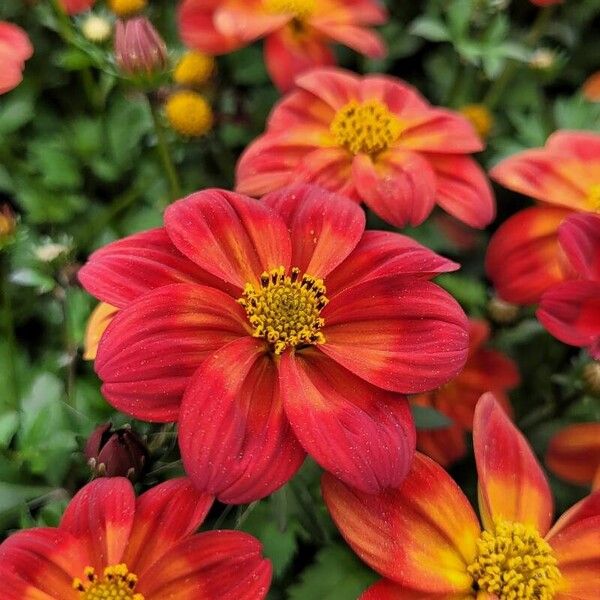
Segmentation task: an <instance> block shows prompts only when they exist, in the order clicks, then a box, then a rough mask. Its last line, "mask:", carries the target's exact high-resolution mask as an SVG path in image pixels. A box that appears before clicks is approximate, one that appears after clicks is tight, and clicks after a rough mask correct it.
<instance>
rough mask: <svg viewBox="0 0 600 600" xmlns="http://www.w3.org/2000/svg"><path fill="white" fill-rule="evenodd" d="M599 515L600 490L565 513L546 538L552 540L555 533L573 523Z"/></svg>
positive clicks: (585, 520) (586, 520)
mask: <svg viewBox="0 0 600 600" xmlns="http://www.w3.org/2000/svg"><path fill="white" fill-rule="evenodd" d="M598 517H600V491H596V492H592V493H591V494H590V495H589V496H586V497H585V498H583V499H582V500H580V501H579V502H577V503H576V504H574V505H573V506H572V507H571V508H569V510H567V511H566V512H565V513H563V514H562V515H561V516H560V518H559V519H558V521H556V523H555V524H554V526H553V527H552V529H551V530H550V531H549V532H548V535H547V536H546V539H547V540H548V541H551V540H552V539H553V537H554V536H555V535H558V534H559V533H560V532H561V531H563V530H565V529H567V528H569V527H571V526H572V525H576V524H578V523H581V522H588V520H589V519H596V518H598Z"/></svg>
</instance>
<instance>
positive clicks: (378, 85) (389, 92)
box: [360, 75, 429, 118]
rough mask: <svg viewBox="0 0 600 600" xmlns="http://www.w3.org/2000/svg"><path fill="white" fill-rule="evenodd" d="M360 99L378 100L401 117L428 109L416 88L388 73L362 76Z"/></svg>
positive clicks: (426, 103)
mask: <svg viewBox="0 0 600 600" xmlns="http://www.w3.org/2000/svg"><path fill="white" fill-rule="evenodd" d="M360 99H361V100H363V101H368V100H379V101H380V102H382V103H383V104H384V105H385V106H387V107H388V108H389V109H390V110H391V111H392V112H393V113H396V114H397V115H398V116H400V117H402V118H406V117H408V116H414V115H419V114H422V113H423V112H424V111H427V110H429V103H428V102H427V100H425V98H423V96H421V94H420V93H419V92H418V90H417V89H416V88H414V87H412V86H411V85H408V84H407V83H406V82H405V81H402V80H401V79H396V78H395V77H391V76H388V75H367V76H366V77H364V78H363V79H362V81H361V85H360Z"/></svg>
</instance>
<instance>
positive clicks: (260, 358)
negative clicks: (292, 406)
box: [179, 337, 305, 504]
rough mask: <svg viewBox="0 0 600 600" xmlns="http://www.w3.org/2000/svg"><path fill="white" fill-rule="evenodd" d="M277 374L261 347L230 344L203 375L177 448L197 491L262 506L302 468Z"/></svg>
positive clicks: (184, 415)
mask: <svg viewBox="0 0 600 600" xmlns="http://www.w3.org/2000/svg"><path fill="white" fill-rule="evenodd" d="M280 394H281V392H280V384H279V376H278V374H277V368H276V366H275V363H274V361H273V360H272V358H271V357H270V356H269V355H268V354H267V353H266V351H265V345H264V343H263V342H262V341H259V340H256V339H254V338H251V337H245V338H243V339H240V340H237V341H235V342H232V343H230V344H228V345H227V346H225V347H224V348H222V349H221V350H220V351H219V352H216V353H215V354H214V355H213V356H212V357H211V358H210V359H208V360H207V361H206V362H205V363H204V364H203V365H202V367H201V368H200V370H199V371H198V373H196V375H195V376H194V379H193V380H192V382H191V383H190V385H189V386H188V388H187V390H186V393H185V396H184V399H183V404H182V407H181V413H180V416H179V447H180V449H181V456H182V459H183V464H184V466H185V469H186V472H187V474H188V476H189V477H190V479H191V480H192V482H193V483H194V485H195V486H196V488H198V489H199V490H203V491H206V492H207V493H210V494H213V495H215V496H216V497H217V498H218V499H219V500H221V501H222V502H227V503H233V504H241V503H244V502H251V501H253V500H258V499H259V498H263V497H264V496H267V495H269V494H270V493H271V492H273V491H275V490H276V489H278V488H279V487H280V486H282V485H283V484H284V483H286V482H287V481H288V480H289V479H290V478H291V477H292V476H293V475H294V473H295V472H296V471H297V470H298V468H299V467H300V465H301V464H302V461H303V460H304V456H305V453H304V450H303V449H302V447H301V446H300V444H299V443H298V440H297V439H296V436H295V435H294V433H293V431H292V429H291V427H290V424H289V422H288V419H287V417H286V415H285V413H284V409H283V405H282V401H281V398H280Z"/></svg>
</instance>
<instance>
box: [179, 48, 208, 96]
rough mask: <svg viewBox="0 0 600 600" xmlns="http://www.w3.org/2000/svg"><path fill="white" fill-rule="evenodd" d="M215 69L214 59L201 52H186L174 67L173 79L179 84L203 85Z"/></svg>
mask: <svg viewBox="0 0 600 600" xmlns="http://www.w3.org/2000/svg"><path fill="white" fill-rule="evenodd" d="M214 70H215V59H214V58H213V57H212V56H208V55H207V54H202V52H195V51H190V52H186V53H185V54H184V55H183V56H182V57H181V59H180V60H179V62H178V63H177V66H176V67H175V72H174V73H173V79H174V80H175V83H178V84H179V85H188V86H190V87H194V86H201V85H204V84H205V83H206V82H207V81H208V80H209V79H210V77H211V75H212V74H213V72H214Z"/></svg>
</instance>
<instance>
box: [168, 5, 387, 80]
mask: <svg viewBox="0 0 600 600" xmlns="http://www.w3.org/2000/svg"><path fill="white" fill-rule="evenodd" d="M386 18H387V15H386V12H385V10H384V8H383V7H382V6H381V5H380V4H379V2H378V1H377V0H327V1H326V2H320V1H319V0H183V2H182V3H181V5H180V8H179V29H180V31H181V37H182V38H183V41H184V42H185V43H186V44H187V45H188V46H189V47H191V48H195V49H196V50H200V51H201V52H205V53H207V54H224V53H227V52H231V51H232V50H236V49H237V48H241V47H242V46H246V45H248V44H250V43H251V42H253V41H254V40H257V39H259V38H262V37H264V38H266V40H265V60H266V63H267V69H268V70H269V73H270V75H271V78H272V79H273V81H274V82H275V83H276V85H277V86H278V87H279V88H280V89H281V90H283V91H286V90H289V89H290V88H292V87H293V84H294V79H295V77H296V76H297V75H300V74H301V73H303V72H305V71H307V70H309V69H311V68H313V67H319V66H328V65H333V64H335V57H334V55H333V52H332V51H331V49H330V44H331V43H332V42H339V43H341V44H344V45H346V46H350V47H351V48H353V49H354V50H356V51H357V52H360V53H361V54H365V55H367V56H370V57H373V58H381V57H383V56H385V54H386V51H385V46H384V44H383V42H382V40H381V38H380V37H379V36H378V35H377V34H376V33H374V32H373V31H371V30H370V29H368V27H369V26H371V25H380V24H381V23H384V22H385V21H386Z"/></svg>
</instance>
